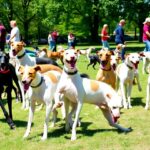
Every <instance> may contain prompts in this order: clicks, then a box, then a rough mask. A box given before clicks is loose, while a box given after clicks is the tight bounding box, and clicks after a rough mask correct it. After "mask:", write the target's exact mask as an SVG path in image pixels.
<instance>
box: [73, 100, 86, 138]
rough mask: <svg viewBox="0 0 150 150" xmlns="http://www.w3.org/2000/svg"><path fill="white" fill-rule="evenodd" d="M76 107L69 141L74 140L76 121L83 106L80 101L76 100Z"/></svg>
mask: <svg viewBox="0 0 150 150" xmlns="http://www.w3.org/2000/svg"><path fill="white" fill-rule="evenodd" d="M77 102H78V105H77V110H76V115H75V120H74V123H73V126H72V135H71V141H74V140H76V138H77V137H76V127H77V123H78V119H79V115H80V111H81V108H82V106H83V102H82V99H79V100H77Z"/></svg>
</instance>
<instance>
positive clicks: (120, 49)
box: [114, 44, 126, 58]
mask: <svg viewBox="0 0 150 150" xmlns="http://www.w3.org/2000/svg"><path fill="white" fill-rule="evenodd" d="M125 47H126V46H125V45H124V44H118V45H117V46H116V49H115V50H114V54H115V55H116V56H117V57H118V58H121V52H122V49H123V48H125Z"/></svg>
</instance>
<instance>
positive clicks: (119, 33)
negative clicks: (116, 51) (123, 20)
mask: <svg viewBox="0 0 150 150" xmlns="http://www.w3.org/2000/svg"><path fill="white" fill-rule="evenodd" d="M115 42H116V44H124V30H123V28H122V26H121V25H118V26H117V27H116V29H115Z"/></svg>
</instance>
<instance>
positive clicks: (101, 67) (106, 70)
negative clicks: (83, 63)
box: [100, 67, 111, 71]
mask: <svg viewBox="0 0 150 150" xmlns="http://www.w3.org/2000/svg"><path fill="white" fill-rule="evenodd" d="M100 68H101V69H102V70H104V71H111V67H110V68H109V69H105V68H102V67H100Z"/></svg>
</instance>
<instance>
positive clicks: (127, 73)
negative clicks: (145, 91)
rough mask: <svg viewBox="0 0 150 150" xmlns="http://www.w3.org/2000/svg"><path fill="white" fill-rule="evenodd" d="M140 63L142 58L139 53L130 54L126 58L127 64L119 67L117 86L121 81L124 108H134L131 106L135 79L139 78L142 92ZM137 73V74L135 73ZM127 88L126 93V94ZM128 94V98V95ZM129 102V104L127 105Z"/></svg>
mask: <svg viewBox="0 0 150 150" xmlns="http://www.w3.org/2000/svg"><path fill="white" fill-rule="evenodd" d="M139 61H140V56H139V54H138V53H130V54H129V55H127V56H126V58H125V62H124V63H121V64H119V65H118V67H117V70H116V74H117V85H118V83H119V81H120V90H121V95H122V99H123V105H124V108H126V109H127V108H132V106H131V100H130V97H131V91H132V85H133V81H134V77H135V76H136V77H137V83H138V87H139V90H140V91H141V86H140V83H139V77H138V74H137V73H138V72H137V68H138V64H139ZM135 72H136V73H135ZM125 86H126V92H125ZM126 94H127V98H126V96H125V95H126ZM127 100H128V103H127Z"/></svg>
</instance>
